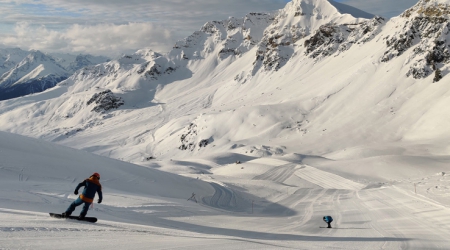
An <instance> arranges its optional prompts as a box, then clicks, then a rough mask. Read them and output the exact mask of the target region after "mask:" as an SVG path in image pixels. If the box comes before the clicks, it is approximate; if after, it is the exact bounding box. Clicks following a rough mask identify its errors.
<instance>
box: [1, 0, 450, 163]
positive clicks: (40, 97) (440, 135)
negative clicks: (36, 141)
mask: <svg viewBox="0 0 450 250" xmlns="http://www.w3.org/2000/svg"><path fill="white" fill-rule="evenodd" d="M449 15H450V1H444V0H422V1H419V2H418V3H417V4H416V5H415V6H414V7H412V8H411V9H408V10H406V11H405V12H404V13H403V14H402V15H400V16H398V17H395V18H392V19H391V20H385V19H384V18H382V17H377V16H372V15H370V14H368V13H365V12H363V11H360V10H357V9H354V8H351V7H349V6H346V5H343V4H340V3H336V2H334V1H331V0H330V1H328V0H293V1H292V2H290V3H288V4H287V5H286V7H285V8H283V9H281V10H279V11H276V12H274V13H250V14H248V15H246V16H245V17H243V18H233V17H231V18H229V19H227V20H222V21H211V22H208V23H206V24H205V25H204V26H203V27H201V28H200V30H198V31H195V32H194V33H193V34H192V35H191V36H189V37H187V38H185V39H183V40H182V41H178V42H177V43H176V44H175V45H174V47H173V49H172V50H171V51H170V52H169V53H167V54H160V53H157V52H154V51H150V50H140V51H137V52H136V53H134V54H132V55H126V56H123V57H122V58H119V59H117V60H112V61H109V62H105V63H102V64H97V65H94V66H88V67H83V68H82V69H81V70H79V71H77V72H75V73H74V74H73V75H71V76H70V77H69V78H67V79H66V80H64V81H63V82H61V83H59V84H57V86H56V87H55V88H53V89H51V90H49V91H46V92H44V93H41V94H36V95H32V96H27V97H22V98H18V99H14V100H7V101H2V102H0V129H1V130H5V131H10V132H14V133H18V134H23V135H29V136H34V137H40V138H44V139H46V140H50V141H56V142H58V143H61V144H64V145H69V146H73V147H77V148H82V149H84V150H88V151H91V152H95V153H98V154H101V155H105V156H108V157H114V158H118V159H122V160H126V161H131V162H136V163H140V164H145V163H143V162H146V161H147V160H148V159H153V158H154V157H156V158H158V159H176V158H180V159H184V158H187V157H197V156H207V155H213V154H224V153H228V154H239V155H245V156H249V157H250V156H251V157H259V156H262V155H264V156H267V155H282V154H288V153H299V152H300V153H302V154H307V155H326V154H330V153H333V152H335V151H339V152H341V151H344V150H346V149H347V148H358V147H359V146H360V145H368V144H376V143H378V142H384V143H386V142H392V143H400V142H401V143H410V144H421V143H425V144H430V143H433V141H438V140H448V139H450V132H449V130H448V127H449V126H450V122H449V120H448V119H447V117H448V115H449V113H450V108H449V107H448V106H449V105H448V83H449V81H450V77H449V75H448V72H450V59H449V58H450V53H449V50H448V48H449V46H450V39H449V38H450V35H449V30H450V18H449ZM38 58H40V57H38ZM39 60H41V61H42V62H41V61H40V62H41V63H40V64H44V63H43V62H46V63H45V65H47V63H48V64H50V62H51V61H45V60H44V59H39ZM53 61H55V60H53ZM80 61H83V60H80ZM55 62H56V61H55ZM51 63H53V62H51ZM69 64H70V63H69ZM18 65H21V64H20V63H19V64H18ZM52 65H53V64H52ZM66 65H68V64H66ZM30 67H31V66H30ZM66 67H67V66H66ZM61 68H62V67H61ZM56 69H58V68H57V67H56V66H55V68H54V70H56ZM18 70H19V69H17V71H18ZM11 72H12V71H11ZM27 72H28V71H27ZM31 72H33V74H32V73H31ZM39 72H41V71H39ZM61 72H63V71H61ZM11 74H12V73H11ZM17 75H18V76H20V78H19V79H30V78H31V76H34V75H39V74H38V72H37V71H36V72H35V71H30V72H29V73H27V74H25V73H23V74H19V73H17ZM4 76H5V77H6V76H8V73H5V74H4ZM28 76H29V77H28ZM27 77H28V78H27ZM16 78H18V77H16ZM5 79H9V78H5ZM12 86H14V85H12ZM1 121H3V122H1ZM287 145H291V146H287ZM292 145H293V146H292ZM361 154H362V153H361Z"/></svg>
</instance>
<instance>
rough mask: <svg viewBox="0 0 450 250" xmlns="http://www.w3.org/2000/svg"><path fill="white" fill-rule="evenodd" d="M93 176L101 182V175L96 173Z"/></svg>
mask: <svg viewBox="0 0 450 250" xmlns="http://www.w3.org/2000/svg"><path fill="white" fill-rule="evenodd" d="M92 176H95V177H97V178H98V179H99V180H100V174H99V173H97V172H95V173H93V174H92Z"/></svg>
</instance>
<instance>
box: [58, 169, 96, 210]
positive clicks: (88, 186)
mask: <svg viewBox="0 0 450 250" xmlns="http://www.w3.org/2000/svg"><path fill="white" fill-rule="evenodd" d="M99 180H100V174H99V173H93V174H92V175H91V176H90V177H89V178H88V179H86V180H84V181H83V182H81V183H79V184H78V186H77V187H76V188H75V191H74V192H73V193H74V194H75V195H78V189H80V187H82V186H84V190H83V192H82V193H81V194H80V196H79V197H78V199H76V200H75V201H74V202H72V204H70V206H69V207H68V208H67V210H66V212H64V213H62V214H61V215H62V216H63V217H68V216H70V215H71V214H72V212H73V211H75V208H76V207H78V206H79V205H81V204H83V203H84V206H83V209H82V210H81V213H80V216H79V219H84V217H86V214H87V212H88V209H89V206H90V205H91V203H92V202H93V201H94V197H95V193H98V203H102V199H103V195H102V185H101V184H100V182H99Z"/></svg>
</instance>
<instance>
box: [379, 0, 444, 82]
mask: <svg viewBox="0 0 450 250" xmlns="http://www.w3.org/2000/svg"><path fill="white" fill-rule="evenodd" d="M449 14H450V1H448V0H420V1H419V2H418V3H417V4H416V5H414V6H413V7H412V8H410V9H408V10H406V11H405V12H404V13H403V14H402V15H400V18H399V19H398V20H394V21H396V22H397V23H398V25H397V26H396V27H397V29H396V30H395V32H394V34H393V35H390V36H387V37H386V38H385V40H386V45H387V50H386V52H385V54H384V56H383V58H382V61H383V62H388V61H390V60H391V59H393V58H396V57H399V56H401V55H403V54H405V53H407V54H406V62H405V64H407V65H409V71H408V72H407V76H411V77H413V78H415V79H420V78H425V77H427V76H429V75H431V74H432V73H433V72H434V73H435V80H434V81H439V80H440V79H441V78H442V76H441V74H442V68H444V67H447V66H448V65H447V64H448V63H450V51H449V49H448V48H449V46H450V41H449V30H450V15H449ZM410 48H412V49H410Z"/></svg>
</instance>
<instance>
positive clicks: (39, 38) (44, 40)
mask: <svg viewBox="0 0 450 250" xmlns="http://www.w3.org/2000/svg"><path fill="white" fill-rule="evenodd" d="M0 42H1V43H3V44H4V45H5V46H6V47H20V48H27V49H38V50H43V51H49V52H66V53H67V52H69V53H70V52H71V53H90V54H95V55H108V56H115V55H116V54H115V53H118V52H132V51H135V50H137V49H141V48H148V47H150V48H152V49H153V50H156V51H167V50H168V49H169V48H170V47H171V46H172V45H173V44H174V39H173V38H172V36H171V33H170V31H168V30H166V29H164V28H161V27H158V26H156V25H154V24H150V23H128V24H121V25H113V24H98V25H93V26H86V25H79V24H75V25H72V26H70V27H69V28H68V29H67V30H65V31H63V32H61V31H55V30H49V29H47V28H46V27H45V26H39V27H34V26H31V25H30V24H29V23H27V22H21V23H18V24H17V25H16V27H15V34H14V35H10V36H5V37H0ZM114 52H115V53H114Z"/></svg>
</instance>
